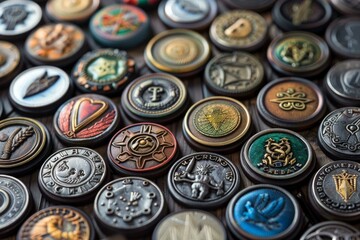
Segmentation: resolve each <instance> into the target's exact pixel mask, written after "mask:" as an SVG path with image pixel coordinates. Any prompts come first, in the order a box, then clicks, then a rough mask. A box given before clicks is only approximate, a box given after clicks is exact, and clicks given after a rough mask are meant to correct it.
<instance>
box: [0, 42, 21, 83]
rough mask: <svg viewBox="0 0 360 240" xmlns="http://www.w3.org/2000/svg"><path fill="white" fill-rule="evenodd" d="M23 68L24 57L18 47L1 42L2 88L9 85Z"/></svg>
mask: <svg viewBox="0 0 360 240" xmlns="http://www.w3.org/2000/svg"><path fill="white" fill-rule="evenodd" d="M22 67H23V57H22V56H21V54H20V50H19V48H18V47H17V46H15V45H14V44H12V43H10V42H5V41H0V86H6V85H8V84H9V83H10V82H11V81H12V80H13V79H14V77H15V76H16V75H18V74H19V72H20V71H21V69H22Z"/></svg>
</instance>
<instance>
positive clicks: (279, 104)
mask: <svg viewBox="0 0 360 240" xmlns="http://www.w3.org/2000/svg"><path fill="white" fill-rule="evenodd" d="M256 106H257V109H258V112H259V114H260V116H261V117H262V118H263V120H264V121H266V122H267V123H268V124H270V125H271V126H277V127H282V128H288V129H293V130H296V131H299V130H301V129H306V128H310V127H311V126H313V125H314V124H315V123H316V122H317V121H319V120H320V119H322V117H323V116H324V114H325V111H326V106H325V102H324V98H323V95H322V93H321V90H320V89H319V87H318V86H317V85H315V84H314V83H313V82H310V81H309V80H306V79H302V78H290V77H289V78H280V79H277V80H276V81H272V82H270V83H268V84H267V85H266V86H265V87H264V88H263V89H261V91H260V93H259V95H258V97H257V101H256Z"/></svg>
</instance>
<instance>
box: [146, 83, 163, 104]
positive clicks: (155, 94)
mask: <svg viewBox="0 0 360 240" xmlns="http://www.w3.org/2000/svg"><path fill="white" fill-rule="evenodd" d="M147 91H148V92H150V93H151V98H150V101H151V102H159V101H161V95H160V94H159V93H163V92H164V88H162V87H157V86H152V87H149V88H148V90H147Z"/></svg>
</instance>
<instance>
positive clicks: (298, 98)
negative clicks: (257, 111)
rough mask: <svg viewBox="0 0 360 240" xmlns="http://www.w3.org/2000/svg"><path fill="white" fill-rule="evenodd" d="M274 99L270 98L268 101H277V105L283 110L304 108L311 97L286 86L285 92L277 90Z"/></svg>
mask: <svg viewBox="0 0 360 240" xmlns="http://www.w3.org/2000/svg"><path fill="white" fill-rule="evenodd" d="M276 97H277V98H275V99H270V102H273V103H278V104H279V107H280V108H281V109H282V110H284V111H291V110H297V111H303V110H305V109H306V104H308V103H310V102H312V101H313V100H312V99H308V98H306V93H304V92H297V91H296V90H295V89H293V88H288V89H287V90H286V92H278V93H277V94H276Z"/></svg>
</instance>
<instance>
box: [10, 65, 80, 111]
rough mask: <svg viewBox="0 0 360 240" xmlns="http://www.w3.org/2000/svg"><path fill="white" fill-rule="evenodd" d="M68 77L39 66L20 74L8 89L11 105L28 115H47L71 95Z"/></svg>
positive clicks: (51, 68)
mask: <svg viewBox="0 0 360 240" xmlns="http://www.w3.org/2000/svg"><path fill="white" fill-rule="evenodd" d="M72 90H73V87H72V84H71V81H70V78H69V76H68V75H67V74H66V73H65V72H64V71H63V70H61V69H60V68H57V67H52V66H39V67H34V68H29V69H27V70H25V71H23V72H21V73H20V74H19V75H18V76H17V77H16V78H15V79H14V80H13V81H12V82H11V85H10V89H9V99H10V101H11V103H12V104H13V105H14V106H15V107H16V108H17V109H18V110H19V111H21V112H24V113H28V114H36V113H37V114H39V113H49V112H52V111H54V110H55V109H57V108H58V107H59V106H60V105H61V104H62V103H63V102H64V100H66V99H68V98H69V97H70V96H71V94H72Z"/></svg>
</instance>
